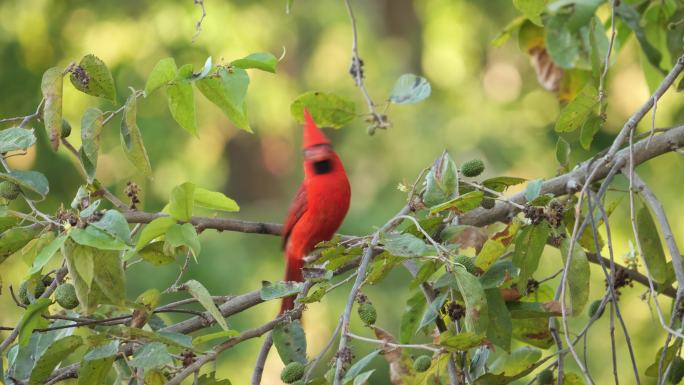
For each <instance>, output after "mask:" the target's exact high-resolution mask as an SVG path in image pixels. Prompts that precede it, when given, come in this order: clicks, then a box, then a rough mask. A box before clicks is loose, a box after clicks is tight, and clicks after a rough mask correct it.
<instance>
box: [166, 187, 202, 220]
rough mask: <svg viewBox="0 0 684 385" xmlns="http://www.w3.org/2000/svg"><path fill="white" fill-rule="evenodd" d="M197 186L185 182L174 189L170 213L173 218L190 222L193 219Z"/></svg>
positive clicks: (170, 202)
mask: <svg viewBox="0 0 684 385" xmlns="http://www.w3.org/2000/svg"><path fill="white" fill-rule="evenodd" d="M194 195H195V185H194V184H193V183H190V182H185V183H183V184H181V185H178V186H176V187H174V188H173V190H172V191H171V198H170V200H169V206H168V212H169V214H170V215H171V217H172V218H174V219H177V220H179V221H189V220H190V218H192V209H193V201H194Z"/></svg>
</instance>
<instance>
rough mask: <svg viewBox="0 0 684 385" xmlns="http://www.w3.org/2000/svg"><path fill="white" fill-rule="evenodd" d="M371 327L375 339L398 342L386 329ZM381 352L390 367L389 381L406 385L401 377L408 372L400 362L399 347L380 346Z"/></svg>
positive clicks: (396, 384)
mask: <svg viewBox="0 0 684 385" xmlns="http://www.w3.org/2000/svg"><path fill="white" fill-rule="evenodd" d="M372 328H373V333H375V337H376V338H377V339H379V340H383V341H387V342H390V343H394V344H396V343H398V342H397V340H396V338H394V336H393V335H391V334H390V333H389V332H387V331H386V330H383V329H381V328H379V327H377V326H372ZM382 352H383V357H385V360H386V361H387V363H388V364H389V367H390V382H392V384H393V385H406V381H404V379H403V378H404V377H406V376H407V375H408V374H409V370H408V369H407V368H406V366H405V365H404V362H402V356H401V349H400V348H396V347H391V346H388V345H385V346H383V347H382Z"/></svg>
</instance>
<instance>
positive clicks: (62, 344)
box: [29, 336, 83, 385]
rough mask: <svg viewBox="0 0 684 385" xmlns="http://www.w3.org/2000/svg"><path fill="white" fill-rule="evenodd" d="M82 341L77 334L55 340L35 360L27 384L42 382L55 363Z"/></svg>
mask: <svg viewBox="0 0 684 385" xmlns="http://www.w3.org/2000/svg"><path fill="white" fill-rule="evenodd" d="M82 343H83V339H82V338H81V337H79V336H68V337H64V338H62V339H59V340H57V341H55V342H54V343H53V344H52V345H50V347H49V348H48V349H47V350H46V351H45V353H43V355H41V356H40V358H39V359H38V361H37V362H36V366H34V368H33V371H31V377H30V378H29V385H40V384H44V383H45V380H47V378H48V377H49V376H50V374H52V371H53V370H55V368H56V367H57V365H58V364H59V363H60V362H62V361H63V360H64V359H65V358H67V357H68V356H69V355H70V354H71V353H73V352H74V350H76V348H78V347H79V346H81V344H82Z"/></svg>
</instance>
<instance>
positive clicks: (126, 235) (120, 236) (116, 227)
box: [90, 210, 131, 244]
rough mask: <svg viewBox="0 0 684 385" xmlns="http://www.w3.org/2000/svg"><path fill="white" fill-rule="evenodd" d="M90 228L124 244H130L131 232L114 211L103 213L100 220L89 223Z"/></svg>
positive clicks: (121, 216) (123, 218) (126, 223)
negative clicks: (96, 229)
mask: <svg viewBox="0 0 684 385" xmlns="http://www.w3.org/2000/svg"><path fill="white" fill-rule="evenodd" d="M90 226H93V227H96V228H98V229H100V230H102V231H104V232H105V233H107V234H109V235H111V236H112V237H114V238H116V239H117V240H119V241H121V242H124V243H126V244H129V243H131V230H130V229H129V228H128V222H127V221H126V218H125V217H124V216H123V215H122V214H121V213H120V212H118V211H116V210H107V211H105V213H104V215H103V216H102V218H100V219H99V220H98V221H96V222H91V223H90Z"/></svg>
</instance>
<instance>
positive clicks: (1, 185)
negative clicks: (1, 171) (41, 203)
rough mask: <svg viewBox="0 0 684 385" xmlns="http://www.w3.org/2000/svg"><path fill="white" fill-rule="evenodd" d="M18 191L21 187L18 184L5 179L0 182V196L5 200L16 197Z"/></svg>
mask: <svg viewBox="0 0 684 385" xmlns="http://www.w3.org/2000/svg"><path fill="white" fill-rule="evenodd" d="M20 192H21V189H20V188H19V186H18V185H16V184H14V183H12V182H10V181H6V180H5V181H2V182H0V197H3V198H5V199H7V200H14V199H17V197H18V196H19V193H20Z"/></svg>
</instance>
